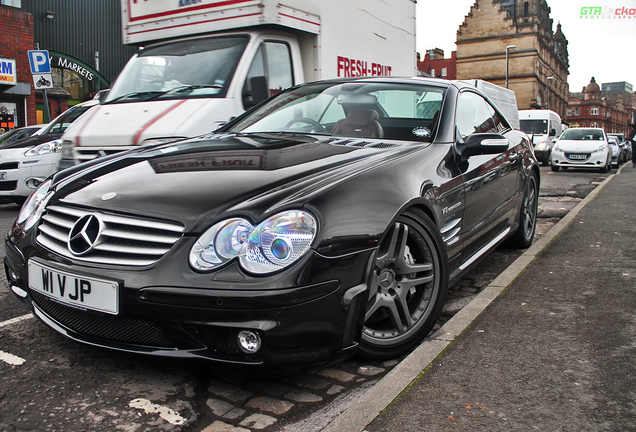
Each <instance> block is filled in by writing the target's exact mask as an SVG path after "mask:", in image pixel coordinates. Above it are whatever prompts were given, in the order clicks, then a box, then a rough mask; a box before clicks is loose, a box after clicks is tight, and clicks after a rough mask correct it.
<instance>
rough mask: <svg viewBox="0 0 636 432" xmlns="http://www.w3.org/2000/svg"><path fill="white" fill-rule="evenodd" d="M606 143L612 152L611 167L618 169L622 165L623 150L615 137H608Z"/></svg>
mask: <svg viewBox="0 0 636 432" xmlns="http://www.w3.org/2000/svg"><path fill="white" fill-rule="evenodd" d="M607 142H608V144H609V146H610V150H611V152H612V166H615V167H616V168H618V167H619V166H620V165H621V164H622V163H623V149H622V148H621V146H620V144H619V143H618V138H616V137H615V136H608V137H607Z"/></svg>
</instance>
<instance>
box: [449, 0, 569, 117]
mask: <svg viewBox="0 0 636 432" xmlns="http://www.w3.org/2000/svg"><path fill="white" fill-rule="evenodd" d="M525 3H526V2H520V1H517V2H516V3H515V2H510V1H508V2H505V4H504V2H502V1H501V0H494V1H492V0H490V1H489V0H486V1H479V2H475V4H474V5H473V6H472V7H471V9H470V12H469V13H468V15H466V18H465V20H464V23H463V24H462V25H461V26H460V27H459V30H458V32H457V79H473V78H480V79H483V80H486V81H489V82H492V83H493V84H497V85H500V86H503V87H505V85H506V47H508V46H512V45H514V46H515V47H514V48H510V49H509V51H508V54H509V55H508V83H509V84H508V86H509V88H510V89H511V90H514V91H515V93H516V95H517V103H518V105H519V109H533V108H547V107H548V105H549V108H550V109H552V110H554V111H556V112H558V113H559V114H560V115H561V116H563V117H564V116H565V114H566V107H567V97H568V90H569V88H568V85H567V75H568V63H567V41H566V40H565V39H564V38H563V41H561V40H559V41H557V40H556V39H555V34H553V33H552V29H551V26H552V20H550V19H549V7H548V6H547V3H546V2H545V0H533V1H529V2H527V3H528V11H527V12H528V15H527V16H524V4H525ZM557 34H558V35H559V36H562V33H560V27H559V28H558V31H557ZM557 42H559V43H561V45H559V47H560V49H561V50H565V51H564V52H562V53H561V54H557V52H556V51H555V49H556V46H557ZM550 76H551V77H553V79H550V80H548V79H547V78H548V77H550ZM548 81H549V82H548ZM546 94H549V99H546Z"/></svg>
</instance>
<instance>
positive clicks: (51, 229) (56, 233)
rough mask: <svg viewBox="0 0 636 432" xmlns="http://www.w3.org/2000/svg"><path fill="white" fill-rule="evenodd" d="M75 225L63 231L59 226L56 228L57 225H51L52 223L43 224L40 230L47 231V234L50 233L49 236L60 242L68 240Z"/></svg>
mask: <svg viewBox="0 0 636 432" xmlns="http://www.w3.org/2000/svg"><path fill="white" fill-rule="evenodd" d="M72 227H73V226H72V225H71V227H69V229H68V230H67V231H63V230H60V229H58V228H56V227H55V226H51V225H42V226H41V227H40V230H41V231H42V232H43V233H45V234H46V235H48V236H49V237H51V238H53V239H55V240H57V241H59V242H66V240H68V232H69V231H70V230H71V228H72Z"/></svg>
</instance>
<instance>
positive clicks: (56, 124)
mask: <svg viewBox="0 0 636 432" xmlns="http://www.w3.org/2000/svg"><path fill="white" fill-rule="evenodd" d="M93 106H94V105H75V106H74V107H72V108H69V109H67V110H66V111H64V112H63V113H62V114H61V115H59V116H57V117H56V118H55V119H54V120H53V121H52V122H51V123H50V124H49V125H48V126H47V127H46V129H45V130H44V131H42V135H44V134H53V133H63V132H64V131H65V130H66V129H68V127H69V126H70V125H71V123H73V122H74V121H75V120H77V118H78V117H79V116H81V115H82V114H84V113H85V112H86V111H88V109H89V108H91V107H93Z"/></svg>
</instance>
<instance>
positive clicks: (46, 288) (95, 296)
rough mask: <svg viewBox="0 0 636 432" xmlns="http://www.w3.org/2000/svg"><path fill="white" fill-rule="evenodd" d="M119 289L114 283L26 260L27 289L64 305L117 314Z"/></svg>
mask: <svg viewBox="0 0 636 432" xmlns="http://www.w3.org/2000/svg"><path fill="white" fill-rule="evenodd" d="M118 286H119V285H118V284H117V283H116V282H112V281H107V280H103V279H96V278H91V277H86V276H80V275H77V274H73V273H68V272H65V271H60V270H57V269H54V268H52V267H49V266H46V265H42V264H40V263H37V262H35V261H29V288H31V289H32V290H35V291H37V292H39V293H41V294H43V295H45V296H47V297H50V298H52V299H55V300H57V301H58V302H60V303H64V304H67V305H71V306H76V307H79V308H82V309H90V310H95V311H100V312H105V313H109V314H113V315H116V314H117V313H118V312H119V296H118V293H119V290H118Z"/></svg>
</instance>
